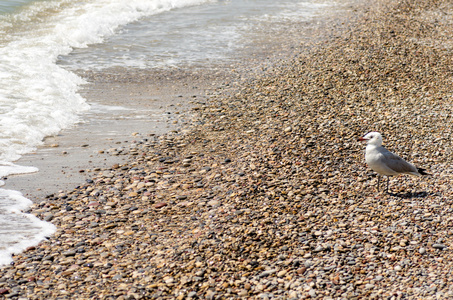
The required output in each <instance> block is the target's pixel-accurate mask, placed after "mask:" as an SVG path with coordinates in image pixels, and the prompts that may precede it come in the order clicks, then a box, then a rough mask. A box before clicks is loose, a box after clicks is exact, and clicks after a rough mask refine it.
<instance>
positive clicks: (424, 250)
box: [418, 247, 426, 254]
mask: <svg viewBox="0 0 453 300" xmlns="http://www.w3.org/2000/svg"><path fill="white" fill-rule="evenodd" d="M418 252H419V253H420V254H425V253H426V249H425V248H423V247H421V248H420V249H419V250H418Z"/></svg>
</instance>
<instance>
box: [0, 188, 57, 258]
mask: <svg viewBox="0 0 453 300" xmlns="http://www.w3.org/2000/svg"><path fill="white" fill-rule="evenodd" d="M30 204H31V201H30V200H28V199H27V198H25V197H23V196H22V194H21V193H20V192H17V191H11V190H5V189H0V217H1V220H2V221H1V226H0V241H1V242H0V265H4V264H8V263H10V262H11V261H12V258H11V254H12V253H19V252H21V251H23V250H24V249H26V248H27V247H30V246H33V245H36V244H37V243H39V242H40V241H42V240H43V239H44V238H46V237H48V236H50V235H52V234H53V233H54V232H55V229H56V228H55V226H54V225H53V224H51V223H48V222H44V221H41V220H40V219H38V218H37V217H35V216H34V215H32V214H27V213H23V212H22V210H25V209H26V208H27V207H28V206H29V205H30Z"/></svg>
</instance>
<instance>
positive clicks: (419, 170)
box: [417, 168, 431, 175]
mask: <svg viewBox="0 0 453 300" xmlns="http://www.w3.org/2000/svg"><path fill="white" fill-rule="evenodd" d="M417 170H418V173H420V174H421V175H431V174H428V173H426V169H423V168H417Z"/></svg>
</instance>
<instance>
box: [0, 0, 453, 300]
mask: <svg viewBox="0 0 453 300" xmlns="http://www.w3.org/2000/svg"><path fill="white" fill-rule="evenodd" d="M418 2H419V3H417V4H416V5H415V4H411V3H398V2H397V1H393V0H381V1H379V2H378V3H376V4H375V5H373V6H372V7H366V6H365V5H364V4H355V5H354V6H352V7H351V6H348V7H349V8H348V13H349V14H350V17H351V18H353V20H351V19H349V20H350V21H351V23H348V22H344V23H343V24H342V23H338V27H329V28H322V26H321V27H319V28H312V30H313V31H311V32H312V34H313V35H315V36H316V33H317V32H318V33H319V35H320V36H322V34H324V36H326V38H319V39H313V40H309V41H305V40H304V41H302V44H301V45H300V48H299V47H296V46H295V48H294V51H295V52H298V49H302V48H303V49H304V50H305V49H306V51H299V52H298V53H293V52H291V51H290V54H291V56H288V57H285V55H284V53H283V52H282V53H279V55H281V57H280V59H278V60H277V61H279V63H273V62H270V63H269V64H267V61H266V60H264V62H263V64H262V65H261V66H262V67H261V68H260V67H259V66H260V65H259V64H253V66H256V68H254V69H253V70H252V71H251V72H249V73H247V72H245V73H241V72H238V73H237V74H238V77H237V78H234V77H229V78H234V79H233V80H234V81H232V82H226V84H225V85H222V84H221V83H219V84H218V85H217V86H216V89H215V90H213V91H212V92H210V93H209V95H208V96H207V97H206V99H205V100H203V101H200V102H196V103H192V105H193V107H192V110H191V111H190V112H191V114H193V116H190V118H194V121H193V122H192V121H191V122H188V124H186V126H185V127H184V131H183V130H181V131H176V132H169V133H167V134H164V135H161V136H158V137H156V138H153V139H149V138H148V137H145V136H137V138H136V142H135V143H129V144H127V146H125V148H126V149H127V153H128V155H127V157H126V158H127V160H126V161H125V162H124V163H119V164H118V166H117V167H116V168H111V169H105V170H104V169H102V170H97V171H95V172H92V173H90V180H91V181H90V182H87V183H85V184H83V185H81V186H79V187H77V188H75V189H73V190H67V191H63V192H61V193H59V194H58V195H53V196H52V197H49V198H48V200H47V201H46V202H41V203H36V204H35V205H34V207H33V208H32V209H31V212H32V213H34V214H36V215H38V216H39V217H41V218H44V217H46V218H49V216H50V219H52V222H53V223H54V224H55V225H56V226H57V227H58V230H57V232H56V234H55V235H54V236H52V237H50V238H49V240H47V241H43V242H42V243H41V244H39V245H37V246H36V247H31V248H30V249H28V250H27V251H25V252H24V253H21V254H17V255H15V256H14V257H13V258H14V265H12V266H7V267H5V268H2V269H0V297H2V295H4V296H5V297H8V298H13V299H14V298H18V297H29V298H30V299H49V298H57V297H61V298H71V297H78V298H81V299H131V298H133V299H146V298H148V299H149V298H158V299H194V298H206V299H224V298H236V299H248V298H250V299H278V298H280V299H305V298H316V299H341V298H367V299H382V298H391V297H395V298H397V297H402V298H409V299H415V298H424V299H430V298H431V299H435V298H441V299H446V298H449V297H451V296H452V295H453V290H452V288H451V279H450V277H449V276H448V275H449V273H450V270H451V268H452V264H453V263H452V252H451V248H452V247H453V246H452V242H453V232H452V230H451V229H450V228H451V222H453V215H452V213H453V202H452V201H451V200H450V199H451V196H453V190H452V189H451V185H450V178H451V175H450V174H451V171H452V169H453V167H451V166H452V165H453V164H452V163H453V162H452V157H453V156H452V155H451V150H450V149H452V145H451V144H452V141H451V139H450V138H449V137H450V131H451V119H450V114H451V111H452V109H453V107H452V105H451V97H452V96H451V91H450V89H449V86H451V85H450V83H451V79H452V76H451V72H449V71H448V70H451V67H453V66H452V65H453V62H452V61H451V59H449V57H450V56H449V55H448V54H451V51H452V49H451V44H452V43H451V39H452V38H451V37H452V36H453V35H452V34H451V33H452V30H453V29H452V27H451V26H450V25H451V24H452V23H453V7H452V6H451V4H449V3H448V1H446V0H445V1H437V2H436V4H432V1H428V0H426V1H423V0H422V1H418ZM342 17H344V18H346V19H348V17H347V15H346V14H345V15H343V16H342ZM331 25H332V24H331ZM314 27H316V26H314ZM339 27H341V30H340V29H339ZM310 30H311V29H310ZM321 33H322V34H321ZM296 48H297V49H296ZM277 56H278V55H276V57H277ZM259 60H260V57H259V56H258V57H256V61H255V60H254V62H257V61H259ZM246 67H247V66H244V68H246ZM95 75H96V74H95ZM126 78H127V77H126ZM130 78H135V76H132V77H130ZM220 78H222V77H221V76H220ZM128 84H130V82H129V83H128ZM102 90H105V89H104V88H103V89H102ZM371 130H378V131H381V133H383V135H384V139H385V141H384V142H385V145H386V146H387V147H388V148H389V149H391V150H392V151H395V152H397V153H398V154H400V155H401V156H402V157H405V158H407V157H410V160H411V162H413V163H415V164H417V165H420V166H421V167H426V168H427V169H428V170H429V173H432V174H433V176H432V177H427V178H423V179H421V180H419V179H413V178H409V177H398V178H394V179H392V180H391V184H390V188H391V190H392V194H386V193H383V192H381V193H377V192H376V189H375V183H376V178H375V176H374V175H372V172H370V170H369V169H367V167H366V165H365V163H364V157H363V147H362V146H363V145H359V144H358V143H357V142H356V138H357V137H359V136H361V135H362V134H363V133H365V132H367V131H371Z"/></svg>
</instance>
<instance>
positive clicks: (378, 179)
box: [377, 174, 381, 192]
mask: <svg viewBox="0 0 453 300" xmlns="http://www.w3.org/2000/svg"><path fill="white" fill-rule="evenodd" d="M380 183H381V175H379V174H378V176H377V190H378V192H379V185H380Z"/></svg>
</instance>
